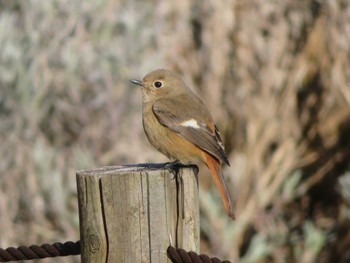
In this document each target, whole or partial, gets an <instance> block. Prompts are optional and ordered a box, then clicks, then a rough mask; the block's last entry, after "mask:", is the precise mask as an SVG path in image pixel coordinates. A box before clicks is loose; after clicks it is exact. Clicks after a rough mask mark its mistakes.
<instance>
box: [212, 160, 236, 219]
mask: <svg viewBox="0 0 350 263" xmlns="http://www.w3.org/2000/svg"><path fill="white" fill-rule="evenodd" d="M206 163H207V166H208V168H209V170H210V171H211V173H212V175H213V177H214V180H215V183H216V185H217V187H218V188H219V191H220V194H221V199H222V201H223V202H224V206H225V209H226V213H227V214H228V216H229V217H231V218H232V219H233V220H235V219H236V218H235V215H234V213H233V206H232V201H231V196H230V193H229V191H228V188H227V185H226V183H225V180H224V177H223V174H222V170H221V164H220V162H219V161H218V160H216V159H215V158H214V157H212V156H211V155H209V154H206Z"/></svg>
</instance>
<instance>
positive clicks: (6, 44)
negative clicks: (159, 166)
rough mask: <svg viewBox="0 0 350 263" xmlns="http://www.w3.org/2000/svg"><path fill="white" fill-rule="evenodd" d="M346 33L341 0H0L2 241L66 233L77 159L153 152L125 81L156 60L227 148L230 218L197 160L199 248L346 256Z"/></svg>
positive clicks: (310, 257)
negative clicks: (187, 91)
mask: <svg viewBox="0 0 350 263" xmlns="http://www.w3.org/2000/svg"><path fill="white" fill-rule="evenodd" d="M349 43H350V5H349V3H348V1H345V0H343V1H342V0H340V1H331V0H328V1H327V0H325V1H312V0H307V1H293V0H290V1H284V2H275V1H256V0H249V1H238V0H236V1H234V0H228V1H205V2H202V1H185V0H178V1H176V2H171V1H161V2H158V3H154V2H151V1H143V2H140V3H137V2H133V1H109V0H95V1H92V0H89V1H83V2H81V1H67V0H53V1H39V0H26V1H21V0H16V1H6V0H0V141H1V142H2V143H1V145H2V147H1V148H0V179H1V181H0V188H1V191H0V218H1V224H0V233H1V235H0V247H7V246H12V245H22V244H25V245H29V244H32V243H41V242H54V241H57V240H59V241H64V240H68V239H69V240H76V239H78V236H79V234H78V212H77V211H78V210H77V201H76V189H75V176H74V172H75V170H77V169H81V168H92V167H97V166H102V165H112V164H121V163H137V162H147V161H164V160H165V158H164V157H162V156H161V155H160V154H158V153H156V152H155V151H154V150H153V149H152V148H151V147H150V146H149V145H148V142H147V141H146V138H145V136H144V135H143V131H142V125H141V105H140V103H141V96H140V92H139V91H137V90H135V89H133V88H132V87H131V85H130V84H129V83H128V79H130V78H141V77H142V76H143V75H144V74H145V73H147V72H149V71H151V70H153V69H155V68H160V67H166V68H170V69H173V70H176V71H177V72H179V73H180V74H182V75H183V76H184V78H185V79H186V81H187V82H188V83H189V84H191V85H192V86H193V87H194V89H195V90H196V92H197V93H198V94H200V96H201V97H202V98H203V100H204V101H206V102H207V104H208V107H209V108H210V110H211V112H212V113H213V115H214V117H215V119H216V120H217V124H218V126H219V127H220V130H221V131H222V132H221V133H222V134H223V135H224V137H225V143H226V145H227V149H228V151H229V152H230V156H229V157H230V161H231V164H232V165H231V167H227V168H226V169H225V174H226V175H227V177H228V180H229V181H230V185H231V188H232V192H233V194H234V197H235V201H236V202H235V203H236V207H237V209H236V213H237V217H238V220H237V221H236V222H235V223H232V222H230V221H229V219H228V218H227V217H226V216H225V213H224V210H223V208H222V206H221V202H220V199H219V197H218V193H217V191H216V189H215V187H214V186H213V183H212V180H211V179H210V177H209V174H208V172H207V170H206V169H205V168H204V169H201V176H200V177H201V182H200V184H201V212H202V213H201V214H202V218H201V223H202V252H204V253H208V254H210V255H216V256H218V257H220V258H230V259H231V260H233V261H234V262H242V263H246V262H259V263H260V262H261V263H262V262H345V261H346V260H349V258H350V256H349V250H348V247H349V246H350V234H349V233H350V232H349V230H348V229H349V227H348V226H349V225H350V221H349V216H350V210H349V205H350V197H349V189H350V188H349V187H350V185H349V182H348V181H349V178H350V174H349V171H350V168H349V163H350V151H349V149H350V140H349V138H350V137H349V134H350V71H349V68H350V62H349V61H350V60H349V57H350V44H349ZM73 261H74V259H73V258H66V259H60V260H59V261H57V262H73ZM48 262H56V261H52V260H51V261H48ZM74 262H78V258H76V259H75V261H74Z"/></svg>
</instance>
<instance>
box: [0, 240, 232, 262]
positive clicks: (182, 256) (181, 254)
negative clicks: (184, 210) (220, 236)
mask: <svg viewBox="0 0 350 263" xmlns="http://www.w3.org/2000/svg"><path fill="white" fill-rule="evenodd" d="M167 253H168V258H169V259H170V260H171V261H172V262H173V263H231V262H230V261H227V260H226V261H221V260H220V259H218V258H216V257H214V258H209V257H208V256H207V255H204V254H201V255H198V254H197V253H195V252H193V251H190V252H186V251H185V250H184V249H181V248H179V249H176V248H174V247H171V246H170V247H168V249H167ZM79 254H80V241H77V242H72V241H68V242H65V243H60V242H56V243H53V244H52V245H50V244H43V245H41V246H37V245H32V246H30V247H26V246H20V247H18V248H14V247H9V248H6V249H2V248H0V262H9V261H19V260H31V259H41V258H50V257H51V258H52V257H64V256H75V255H79Z"/></svg>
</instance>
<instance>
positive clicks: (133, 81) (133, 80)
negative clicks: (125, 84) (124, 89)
mask: <svg viewBox="0 0 350 263" xmlns="http://www.w3.org/2000/svg"><path fill="white" fill-rule="evenodd" d="M130 82H131V83H133V84H135V85H139V86H141V87H143V83H142V81H141V80H137V79H131V80H130Z"/></svg>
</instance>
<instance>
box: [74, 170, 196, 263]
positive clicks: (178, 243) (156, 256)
mask: <svg viewBox="0 0 350 263" xmlns="http://www.w3.org/2000/svg"><path fill="white" fill-rule="evenodd" d="M77 188H78V200H79V217H80V239H81V246H82V251H81V257H82V262H83V263H88V262H94V263H96V262H97V263H99V262H113V263H114V262H118V263H119V262H121V263H123V262H135V263H138V262H143V263H148V262H159V263H164V262H171V261H170V260H168V258H167V255H166V249H167V248H168V246H169V245H172V246H175V247H181V248H184V249H185V250H187V251H190V250H192V251H196V252H199V203H198V186H197V168H196V167H195V166H190V167H188V166H181V165H180V166H179V165H175V166H174V165H165V164H141V165H134V166H113V167H104V168H100V169H94V170H85V171H79V172H77Z"/></svg>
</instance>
